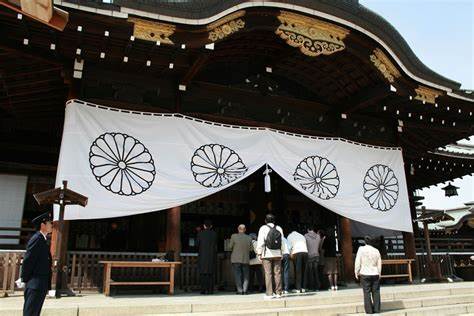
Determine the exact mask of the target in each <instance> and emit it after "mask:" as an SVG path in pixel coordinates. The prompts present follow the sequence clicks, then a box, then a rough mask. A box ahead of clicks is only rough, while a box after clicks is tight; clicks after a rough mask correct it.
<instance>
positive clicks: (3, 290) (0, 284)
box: [0, 250, 25, 297]
mask: <svg viewBox="0 0 474 316" xmlns="http://www.w3.org/2000/svg"><path fill="white" fill-rule="evenodd" d="M24 253H25V252H24V251H22V250H19V251H14V250H6V251H5V250H0V297H1V296H6V295H8V294H9V293H13V292H14V291H15V280H17V279H18V278H19V277H20V267H21V261H22V260H23V255H24Z"/></svg>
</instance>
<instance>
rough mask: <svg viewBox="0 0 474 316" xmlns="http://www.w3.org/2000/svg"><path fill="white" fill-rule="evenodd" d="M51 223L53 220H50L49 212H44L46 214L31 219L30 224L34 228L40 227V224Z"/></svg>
mask: <svg viewBox="0 0 474 316" xmlns="http://www.w3.org/2000/svg"><path fill="white" fill-rule="evenodd" d="M52 221H53V219H52V218H51V212H46V213H43V214H41V215H40V216H38V217H35V218H33V220H32V221H31V222H32V223H33V225H35V226H40V225H41V223H46V222H52Z"/></svg>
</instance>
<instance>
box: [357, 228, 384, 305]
mask: <svg viewBox="0 0 474 316" xmlns="http://www.w3.org/2000/svg"><path fill="white" fill-rule="evenodd" d="M364 241H365V246H362V247H359V249H358V250H357V255H356V260H355V264H354V274H355V277H356V279H359V278H360V284H361V286H362V289H363V291H364V308H365V313H366V314H374V313H375V314H377V313H380V275H381V273H382V259H381V256H380V252H379V251H378V250H377V248H375V247H373V246H372V245H371V244H372V239H371V238H370V237H369V236H366V237H364ZM371 296H372V297H371Z"/></svg>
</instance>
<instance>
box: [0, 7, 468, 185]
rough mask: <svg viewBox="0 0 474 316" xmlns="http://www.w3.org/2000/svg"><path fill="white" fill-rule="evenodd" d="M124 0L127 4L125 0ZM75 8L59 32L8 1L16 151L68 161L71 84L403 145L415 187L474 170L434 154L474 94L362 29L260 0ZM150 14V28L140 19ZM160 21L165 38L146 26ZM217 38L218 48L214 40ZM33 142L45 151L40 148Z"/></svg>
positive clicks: (248, 120) (154, 107)
mask: <svg viewBox="0 0 474 316" xmlns="http://www.w3.org/2000/svg"><path fill="white" fill-rule="evenodd" d="M114 5H115V6H116V7H115V10H118V9H117V8H118V7H117V5H118V2H117V1H114ZM68 11H69V23H68V25H67V26H66V28H65V30H64V31H63V32H59V31H56V30H53V29H51V28H48V27H47V26H46V25H43V24H40V23H38V22H36V21H33V20H28V19H25V18H24V19H22V20H18V18H17V14H16V12H13V11H10V10H7V9H4V8H0V28H1V32H2V34H3V35H4V36H2V37H1V38H0V76H1V77H0V84H1V86H0V115H1V117H2V118H1V119H0V120H1V121H2V124H1V128H0V133H1V142H2V143H3V144H4V145H6V147H4V148H7V149H8V154H7V155H6V156H5V158H2V160H3V161H4V162H5V161H7V162H14V163H25V164H29V165H37V164H39V165H41V164H44V165H49V166H54V165H55V164H56V163H57V154H58V151H59V144H60V137H61V133H62V121H63V112H64V103H65V100H66V99H67V98H68V93H69V96H74V97H79V98H82V99H85V100H89V101H93V102H96V103H103V104H108V105H112V106H116V107H127V108H135V109H142V110H151V111H180V112H184V113H186V114H190V115H195V116H200V117H204V118H207V119H211V120H217V121H221V122H232V123H236V124H243V125H264V126H271V127H275V128H279V129H284V130H285V129H286V130H290V131H295V132H300V133H306V134H313V135H330V136H340V137H345V138H348V139H352V140H355V141H361V142H366V143H371V144H375V145H386V146H401V147H402V148H403V150H404V158H405V163H406V167H407V175H408V176H409V178H410V179H409V182H411V183H412V186H413V187H422V186H426V185H430V184H435V183H438V182H443V181H446V180H450V179H452V178H455V177H459V176H463V175H465V174H469V173H472V172H473V170H474V168H473V164H472V160H470V159H469V157H457V156H456V157H445V156H440V155H437V154H436V153H433V152H434V151H435V150H436V149H437V148H439V147H443V146H445V145H448V144H451V143H454V142H455V141H457V140H459V139H462V138H465V137H468V136H470V135H472V134H473V121H474V120H473V116H472V112H474V103H473V102H470V101H469V100H470V95H469V94H468V93H465V92H460V91H457V92H456V93H459V94H462V97H463V98H462V99H460V98H457V97H453V95H452V94H448V93H447V91H443V90H442V89H439V90H436V89H433V88H432V87H431V88H430V87H428V86H426V85H424V84H423V83H420V82H418V81H416V80H414V79H413V78H411V77H410V76H408V75H406V74H405V73H404V70H403V69H402V68H400V67H399V66H398V64H397V62H396V61H395V60H394V59H393V58H392V57H391V55H390V53H389V52H388V51H386V50H385V49H384V48H383V47H382V46H380V44H379V43H378V42H376V41H374V40H373V39H371V38H369V37H368V36H367V35H366V34H365V33H363V32H361V31H358V30H354V29H350V28H348V27H346V26H343V25H341V24H338V23H336V22H334V21H328V20H323V19H320V18H318V19H315V18H314V17H310V16H308V15H303V14H301V13H296V12H290V14H288V15H286V16H284V15H283V13H282V11H281V10H280V9H278V8H268V7H255V8H248V9H246V10H244V11H243V12H240V13H239V12H237V13H236V15H234V16H231V17H230V18H229V17H223V18H222V19H221V20H218V21H216V22H213V24H211V25H184V24H171V23H166V25H163V21H154V20H152V19H145V20H144V19H143V17H138V16H136V17H134V18H133V19H131V18H132V16H131V14H129V15H128V18H129V19H128V20H127V19H125V18H123V17H121V18H119V17H112V16H106V15H99V14H97V13H90V12H84V11H83V10H73V9H70V8H69V9H68ZM294 14H296V16H295V15H294ZM137 19H141V20H137ZM282 19H283V20H284V19H297V21H298V23H310V24H311V23H316V24H317V25H318V27H319V28H320V29H323V30H329V31H328V32H327V33H325V35H328V34H329V35H331V34H342V35H340V36H341V37H343V38H342V39H339V38H337V39H334V38H333V39H332V40H333V42H334V43H335V44H338V43H341V41H342V42H343V48H342V49H340V48H339V49H340V50H338V51H335V52H329V51H325V53H321V54H320V55H318V56H310V54H311V52H310V51H309V52H308V51H305V50H304V47H301V46H299V47H294V46H295V45H296V46H297V43H294V42H293V43H291V40H288V38H286V39H285V38H284V34H283V35H282V34H281V33H284V32H280V34H278V30H279V29H280V30H282V29H283V31H285V32H286V31H288V30H285V29H284V28H285V24H284V22H282ZM308 19H309V20H308ZM238 20H241V21H242V22H243V26H242V24H239V23H240V22H239V21H238ZM307 21H310V22H307ZM232 23H237V24H235V25H234V24H232ZM139 25H140V26H143V25H144V26H143V27H144V31H142V32H140V31H137V26H139ZM239 25H240V26H239ZM171 31H172V32H171ZM153 32H156V36H157V38H159V39H160V43H159V44H160V45H157V42H156V40H154V39H153V40H151V41H150V40H142V39H140V37H143V36H145V37H147V36H148V37H149V36H151V35H150V34H151V33H153ZM167 32H168V33H167ZM169 32H171V33H169ZM212 32H214V33H213V34H211V33H212ZM219 32H220V33H219ZM106 34H107V35H106ZM132 36H133V37H132ZM153 36H155V34H154V33H153ZM213 36H214V37H213ZM219 36H222V38H220V37H219ZM337 36H339V35H336V37H337ZM25 39H26V40H27V42H25ZM148 39H150V38H148ZM167 42H172V44H171V43H170V44H166V43H167ZM315 42H316V41H313V44H314V43H315ZM211 43H213V44H214V49H213V50H209V49H206V48H205V45H208V44H211ZM52 44H54V45H53V46H52ZM183 45H184V46H183ZM336 46H337V45H336ZM52 47H54V49H52ZM101 53H103V54H104V55H103V56H102V57H103V58H102V57H101ZM75 61H78V62H82V61H83V62H84V64H83V65H84V66H83V69H82V70H76V73H80V75H81V76H82V79H74V78H73V74H74V62H75ZM170 64H172V67H171V66H170ZM426 75H427V78H429V77H430V76H433V74H431V73H430V72H427V73H426ZM432 79H434V77H433V78H432ZM438 79H439V80H441V81H442V79H441V78H438ZM441 81H437V80H433V84H434V85H436V84H440V83H441ZM444 84H446V85H447V86H453V87H455V86H456V84H453V83H452V82H451V83H449V82H444ZM179 85H183V86H186V91H180V90H179V89H178V87H179ZM391 85H392V86H393V87H395V88H396V90H397V91H396V92H393V91H391V90H390V86H391ZM71 91H74V92H73V93H71ZM435 97H436V98H435ZM35 152H39V153H41V154H40V155H34V156H32V155H29V154H28V153H35ZM430 160H431V163H430V162H429V161H430ZM437 161H440V162H439V163H437ZM446 163H447V164H446ZM437 164H439V165H440V166H441V165H442V167H440V168H438V167H437ZM1 166H2V164H1V162H0V167H1ZM418 166H420V167H418ZM435 167H436V169H435ZM17 168H18V166H17ZM442 168H445V170H444V171H443V170H442ZM15 170H17V169H15ZM448 170H449V171H448ZM410 175H411V176H410Z"/></svg>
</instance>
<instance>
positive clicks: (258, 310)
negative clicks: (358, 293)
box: [79, 294, 474, 316]
mask: <svg viewBox="0 0 474 316" xmlns="http://www.w3.org/2000/svg"><path fill="white" fill-rule="evenodd" d="M265 302H267V301H265ZM265 302H263V303H265ZM288 302H290V301H286V304H282V306H281V307H274V306H273V307H269V306H268V305H269V304H266V306H265V307H262V304H255V305H254V306H253V308H252V309H250V310H249V309H242V308H240V309H239V308H231V307H229V308H228V310H222V309H210V310H208V311H205V312H203V311H195V310H193V311H192V312H191V313H178V314H177V313H174V314H166V313H165V314H163V313H146V314H141V315H142V316H157V315H160V316H184V315H191V316H209V315H216V316H224V315H229V316H230V315H232V316H250V315H258V316H270V315H271V316H296V315H298V316H306V315H308V316H309V315H315V316H318V315H321V316H323V315H324V316H325V315H327V316H330V315H364V314H363V311H364V306H363V304H362V303H361V300H359V301H358V302H354V303H332V304H322V305H316V304H313V305H305V306H301V305H300V306H298V305H296V306H295V304H291V303H290V304H288ZM261 303H262V302H261ZM283 303H284V302H283ZM448 306H451V307H452V309H451V310H449V308H448ZM469 308H474V294H467V295H450V296H448V297H446V296H439V297H421V298H410V299H398V300H392V301H382V310H383V311H384V313H383V314H384V315H385V314H387V315H408V314H406V313H407V312H409V313H411V314H409V315H418V314H416V313H418V312H423V311H424V310H427V311H430V312H429V313H433V315H443V314H442V313H440V312H438V309H439V310H441V311H453V313H452V314H451V315H457V314H461V313H467V312H471V310H470V309H469ZM472 311H473V312H474V310H472ZM360 313H362V314H360ZM429 313H427V314H420V315H428V314H429ZM79 315H82V314H79ZM430 316H432V315H430Z"/></svg>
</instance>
